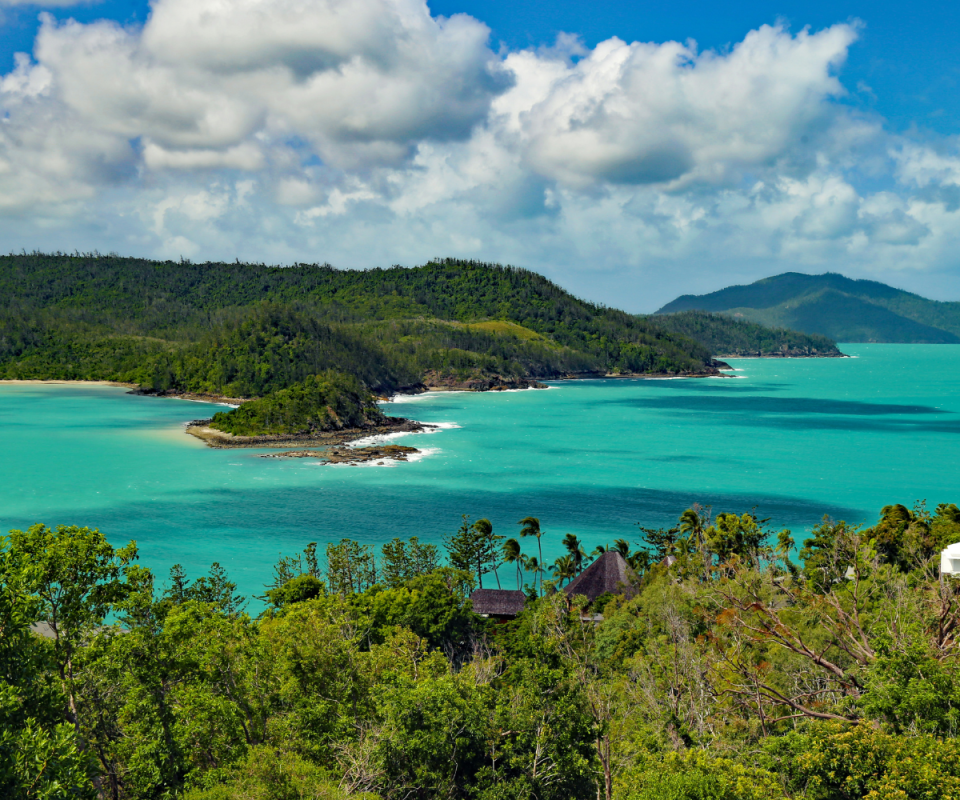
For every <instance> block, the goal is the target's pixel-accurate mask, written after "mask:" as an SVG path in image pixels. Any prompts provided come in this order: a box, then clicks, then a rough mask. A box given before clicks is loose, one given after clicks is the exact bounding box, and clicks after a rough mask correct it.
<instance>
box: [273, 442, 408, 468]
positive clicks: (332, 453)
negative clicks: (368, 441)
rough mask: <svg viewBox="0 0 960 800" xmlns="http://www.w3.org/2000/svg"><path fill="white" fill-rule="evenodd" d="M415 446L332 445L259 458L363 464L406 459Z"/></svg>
mask: <svg viewBox="0 0 960 800" xmlns="http://www.w3.org/2000/svg"><path fill="white" fill-rule="evenodd" d="M419 452H420V451H419V450H417V448H416V447H404V446H403V445H399V444H388V445H382V446H375V447H333V448H330V449H329V450H286V451H284V452H282V453H264V454H263V455H261V456H260V458H318V459H320V460H321V461H325V462H326V463H328V464H365V463H367V462H371V461H372V462H376V463H378V464H385V463H386V462H387V461H406V460H407V459H408V457H409V456H411V455H413V454H415V453H419Z"/></svg>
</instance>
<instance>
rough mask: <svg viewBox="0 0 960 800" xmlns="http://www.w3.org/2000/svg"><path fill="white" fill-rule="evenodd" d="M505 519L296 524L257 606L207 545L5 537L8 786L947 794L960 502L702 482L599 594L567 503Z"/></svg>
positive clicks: (959, 599)
mask: <svg viewBox="0 0 960 800" xmlns="http://www.w3.org/2000/svg"><path fill="white" fill-rule="evenodd" d="M427 513H429V512H427ZM521 513H522V512H519V511H518V513H517V516H518V517H519V516H520V514H521ZM384 518H385V521H386V522H387V523H389V512H387V513H385V515H384ZM451 522H452V525H451V528H452V527H453V526H454V525H456V522H455V521H451ZM520 524H521V525H524V526H526V527H525V528H524V529H523V530H526V531H535V533H534V535H536V536H537V542H536V543H532V540H531V539H530V538H529V537H524V535H523V534H522V533H520V532H519V531H518V529H517V528H514V529H513V530H512V531H499V532H495V531H494V529H493V526H492V525H491V524H490V522H489V520H486V519H481V520H477V521H476V522H474V523H472V524H471V522H470V520H468V519H467V518H464V520H463V522H462V524H461V526H460V529H459V530H458V531H457V532H456V533H455V534H454V533H453V532H452V531H451V535H450V536H449V537H447V538H446V539H445V542H444V543H445V545H446V547H445V550H446V552H443V551H441V550H440V549H439V548H437V547H436V546H435V545H433V544H429V543H425V542H420V541H419V540H418V539H417V538H416V537H413V538H411V539H409V540H407V541H403V540H400V539H393V540H392V541H389V542H384V543H382V546H381V547H375V546H374V545H373V544H372V543H371V541H372V540H375V538H374V536H372V534H371V532H370V531H369V530H360V531H357V534H356V535H357V536H358V539H360V541H358V540H352V539H348V538H343V539H341V540H340V541H339V542H338V541H336V538H339V537H335V538H334V539H333V540H328V541H321V542H317V543H310V544H307V545H306V548H305V549H304V551H303V553H302V554H288V555H287V556H285V557H282V558H281V559H280V561H279V562H278V563H277V565H276V568H275V579H274V581H273V582H272V583H271V585H270V586H268V587H265V589H266V591H265V597H264V598H263V599H264V600H265V601H266V603H268V604H269V605H268V606H266V603H264V604H261V605H260V610H261V612H262V613H260V615H259V616H257V617H256V618H253V617H252V616H251V615H249V614H248V613H246V612H245V606H246V603H245V601H244V599H243V598H242V597H239V596H238V595H237V593H236V585H235V584H233V583H232V582H231V581H230V580H229V578H228V576H227V574H226V572H225V571H224V569H223V568H222V567H221V566H220V565H219V564H213V565H212V566H211V568H210V572H209V574H208V575H204V576H197V575H187V574H186V572H185V570H184V569H183V568H182V567H181V566H179V565H177V566H175V567H174V568H173V569H172V570H171V571H170V573H169V577H168V578H167V579H166V580H164V577H163V576H160V575H157V574H155V573H153V572H151V570H150V569H149V567H148V566H147V565H145V564H143V563H141V562H140V560H139V558H138V555H139V554H138V552H137V546H136V543H135V542H130V543H129V544H128V545H127V546H126V547H121V548H114V546H112V545H111V544H110V542H109V541H108V540H107V538H106V537H105V536H104V534H103V533H101V532H100V531H98V530H91V529H89V528H81V527H72V526H60V527H58V528H55V529H52V528H48V527H46V526H44V525H39V524H38V525H35V526H33V527H31V528H29V529H28V530H26V531H20V530H15V531H11V532H10V535H9V536H8V537H6V536H5V537H0V589H2V591H0V680H2V683H0V687H2V692H0V797H3V798H11V800H13V799H16V800H19V799H20V798H43V799H45V800H46V799H49V800H60V798H76V799H77V800H160V799H161V798H169V799H170V800H173V799H174V798H179V799H180V800H306V799H307V798H310V799H311V800H595V799H596V800H935V799H936V800H941V799H942V800H950V799H951V798H957V797H958V796H960V738H958V719H960V641H958V639H957V635H956V633H957V630H958V629H960V582H958V581H957V580H955V579H950V578H946V579H942V578H941V577H940V576H939V574H938V573H939V570H938V565H939V552H938V551H939V550H940V548H941V547H943V546H944V545H946V544H948V543H950V542H955V541H957V540H958V538H960V509H958V508H957V506H956V505H954V504H952V503H950V504H948V503H941V504H939V505H937V507H936V510H935V511H933V510H930V509H927V508H926V506H925V505H924V504H923V503H918V504H917V505H916V506H914V508H913V509H909V508H907V507H905V506H903V505H901V504H891V505H888V506H885V507H884V508H883V509H882V510H881V511H880V515H879V519H878V521H877V523H876V524H875V525H874V526H873V527H871V528H868V529H865V530H863V529H859V528H857V527H854V526H851V525H848V524H847V523H845V522H842V521H834V520H830V519H828V518H824V520H823V521H822V522H821V524H819V525H817V526H815V527H814V529H813V530H812V531H811V532H810V533H809V534H808V535H807V536H806V537H803V538H802V539H801V540H800V541H795V540H794V537H793V534H791V532H790V531H789V530H781V531H775V530H773V529H770V528H767V527H765V525H764V521H763V520H758V519H757V518H756V517H755V516H754V515H753V514H751V513H749V512H748V513H734V512H721V513H718V514H716V515H713V514H711V513H710V512H709V510H708V509H703V508H700V507H698V506H695V507H693V508H689V509H687V510H686V511H683V512H682V514H681V515H680V517H679V519H678V520H677V523H676V524H675V525H674V526H672V527H670V528H669V529H660V530H652V529H643V528H640V529H639V530H638V529H637V528H636V527H632V526H631V527H632V529H633V530H634V531H635V532H636V533H635V535H633V536H631V533H630V529H624V531H623V534H624V536H625V537H629V538H631V539H635V541H629V540H628V539H626V538H624V539H617V540H616V542H615V543H614V545H613V548H614V549H615V550H616V551H618V552H619V553H620V554H621V555H622V556H623V557H624V559H625V560H626V561H627V563H628V565H629V566H630V569H629V570H625V573H624V577H625V581H624V583H623V584H621V586H619V587H617V591H616V592H615V593H611V594H603V595H600V596H598V597H595V598H592V603H591V602H589V601H590V599H591V598H587V597H584V596H582V595H579V596H577V595H576V593H572V594H574V596H572V597H571V596H569V595H568V593H567V592H566V591H564V589H566V588H568V587H569V586H570V583H569V581H571V579H572V578H573V577H574V576H575V575H577V574H580V573H582V572H583V570H584V569H589V565H590V564H591V561H592V560H593V559H595V558H597V557H598V556H600V553H601V547H597V548H596V549H594V546H595V545H599V544H600V543H599V542H596V541H580V540H579V539H578V538H577V537H576V536H574V535H572V534H567V535H566V536H565V537H564V538H563V540H562V544H563V548H564V549H565V550H566V551H567V555H563V556H561V557H560V558H558V559H557V561H556V562H555V563H554V564H553V565H549V570H546V569H544V568H545V567H546V566H548V565H544V564H540V563H538V562H537V556H535V555H534V553H539V552H540V550H539V547H538V545H539V541H540V539H539V537H540V536H541V535H542V536H543V537H544V538H546V539H547V540H548V541H549V540H550V539H554V540H555V541H556V540H557V539H559V538H560V537H561V533H560V531H562V530H563V527H559V528H558V529H548V528H543V529H541V527H540V521H539V520H538V519H537V518H534V517H528V518H525V519H524V520H522V522H521V523H520ZM345 530H350V528H349V527H347V528H345ZM505 533H508V534H512V535H513V536H516V535H517V534H518V533H519V537H518V538H506V539H505V537H504V535H503V534H505ZM604 549H605V546H604ZM798 549H799V552H797V550H798ZM524 551H526V554H525V553H524ZM668 557H669V558H668ZM618 558H619V556H618ZM607 561H608V563H609V559H607ZM444 562H446V563H444ZM668 563H669V564H670V566H667V564H668ZM498 571H499V572H498ZM547 573H548V574H551V575H552V576H553V577H552V578H551V579H548V580H545V579H544V577H545V574H547ZM483 574H486V575H487V578H488V580H490V579H491V578H493V577H494V575H497V578H496V580H497V582H498V583H500V582H501V581H502V582H503V586H504V588H509V589H513V588H514V587H517V588H519V589H522V590H524V594H525V595H526V601H525V603H523V604H522V606H521V608H520V609H519V611H520V613H519V617H518V618H517V619H515V620H510V621H507V622H504V623H502V624H498V623H496V622H495V621H494V620H493V619H485V618H483V617H481V616H479V615H478V614H476V613H474V607H473V604H472V600H471V597H470V595H471V590H472V589H473V588H474V587H476V586H477V585H478V584H480V582H481V578H482V576H483ZM538 577H539V581H538V580H537V578H538ZM565 583H566V586H564V584H565ZM488 586H489V583H488ZM555 589H559V591H554V590H555ZM518 594H519V593H518ZM265 606H266V607H265ZM36 622H42V623H45V625H44V626H43V627H44V629H45V631H46V632H47V636H48V638H41V637H40V636H38V635H36V634H35V633H33V632H32V630H31V625H32V624H33V623H36Z"/></svg>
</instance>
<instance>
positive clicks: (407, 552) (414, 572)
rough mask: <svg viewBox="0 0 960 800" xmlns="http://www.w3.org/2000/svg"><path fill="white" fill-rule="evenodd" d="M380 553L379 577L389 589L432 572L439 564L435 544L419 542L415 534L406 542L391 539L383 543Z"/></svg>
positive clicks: (438, 555)
mask: <svg viewBox="0 0 960 800" xmlns="http://www.w3.org/2000/svg"><path fill="white" fill-rule="evenodd" d="M381 553H382V560H381V563H380V573H381V577H382V579H383V582H384V583H385V584H386V585H387V586H389V587H390V588H391V589H395V588H397V587H398V586H400V585H402V584H404V583H406V582H407V581H409V580H412V579H413V578H418V577H420V576H421V575H426V574H428V573H430V572H433V571H434V570H435V569H437V567H439V566H440V560H439V559H440V554H439V552H438V551H437V546H436V545H434V544H421V543H420V540H419V539H418V538H417V537H416V536H411V537H410V540H409V541H407V542H404V541H403V540H402V539H392V540H391V541H389V542H386V543H385V544H384V545H383V547H382V548H381Z"/></svg>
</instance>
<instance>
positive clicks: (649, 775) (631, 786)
mask: <svg viewBox="0 0 960 800" xmlns="http://www.w3.org/2000/svg"><path fill="white" fill-rule="evenodd" d="M614 797H615V798H616V800H773V799H774V798H777V797H783V788H782V786H781V785H780V781H779V779H778V777H777V776H776V775H775V774H773V773H771V772H767V771H766V770H763V769H758V768H756V767H751V766H747V765H744V764H740V763H738V762H737V761H735V760H733V759H730V758H716V757H714V758H711V757H709V756H708V755H707V754H705V753H701V752H696V751H693V752H689V751H688V752H687V753H683V754H681V753H668V754H667V756H666V757H665V758H664V759H663V760H657V759H650V760H649V761H647V762H646V763H645V764H644V765H643V766H642V767H639V768H634V769H632V770H631V771H630V772H628V773H627V774H626V775H625V776H624V778H623V780H622V782H621V783H620V785H619V786H618V789H617V792H616V794H615V795H614Z"/></svg>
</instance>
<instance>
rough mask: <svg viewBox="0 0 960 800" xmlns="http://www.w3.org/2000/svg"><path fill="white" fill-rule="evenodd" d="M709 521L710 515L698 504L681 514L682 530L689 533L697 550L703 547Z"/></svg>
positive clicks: (689, 537)
mask: <svg viewBox="0 0 960 800" xmlns="http://www.w3.org/2000/svg"><path fill="white" fill-rule="evenodd" d="M708 522H709V516H708V515H707V514H706V513H704V511H703V509H702V508H700V506H699V505H696V504H695V505H694V506H693V508H688V509H687V510H686V511H684V512H683V513H682V514H681V515H680V532H681V533H685V534H686V535H687V538H688V539H689V540H690V541H691V543H692V544H693V545H694V547H696V549H697V550H700V549H702V548H703V543H704V537H705V533H706V527H707V523H708Z"/></svg>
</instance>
